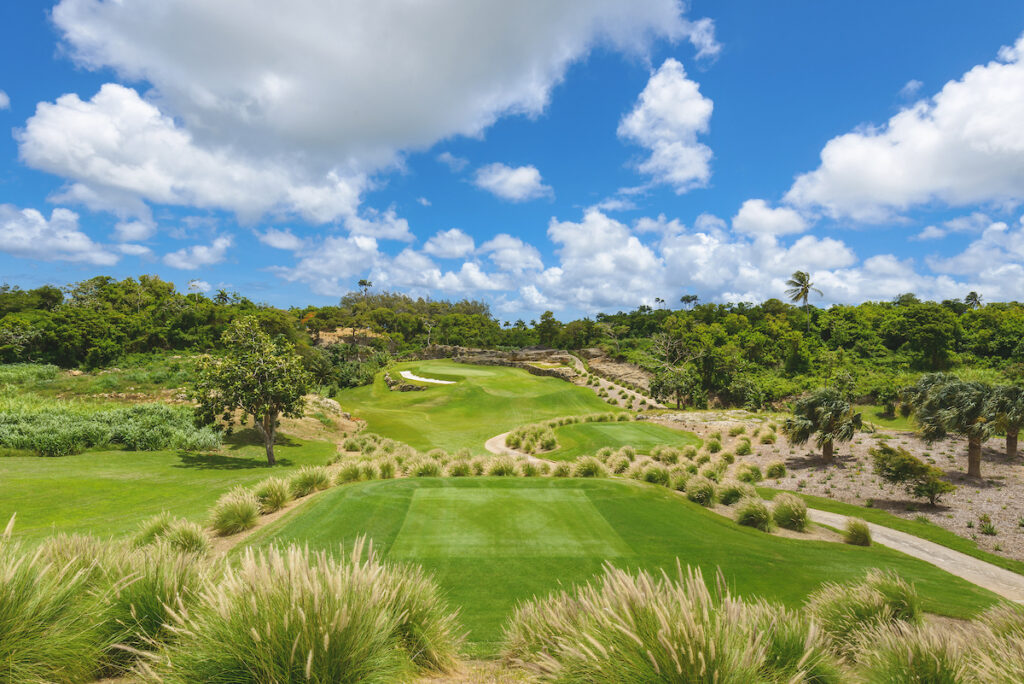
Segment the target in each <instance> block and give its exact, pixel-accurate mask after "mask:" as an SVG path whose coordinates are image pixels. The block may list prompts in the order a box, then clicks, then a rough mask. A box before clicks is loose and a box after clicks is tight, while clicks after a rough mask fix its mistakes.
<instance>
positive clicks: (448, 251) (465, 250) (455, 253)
mask: <svg viewBox="0 0 1024 684" xmlns="http://www.w3.org/2000/svg"><path fill="white" fill-rule="evenodd" d="M475 246H476V245H475V243H474V242H473V238H472V236H470V235H467V234H466V233H464V232H462V231H461V230H459V229H458V228H452V229H450V230H442V231H438V232H437V233H435V234H434V236H433V237H431V238H430V239H429V240H427V243H426V244H425V245H423V251H424V252H426V253H427V254H431V255H433V256H436V257H440V258H442V259H458V258H460V257H464V256H466V255H467V254H470V253H471V252H472V251H473V249H474V248H475Z"/></svg>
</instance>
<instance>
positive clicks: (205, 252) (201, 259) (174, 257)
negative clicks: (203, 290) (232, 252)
mask: <svg viewBox="0 0 1024 684" xmlns="http://www.w3.org/2000/svg"><path fill="white" fill-rule="evenodd" d="M234 241H235V240H234V238H233V237H232V236H231V235H222V236H220V237H218V238H215V239H214V241H213V242H212V243H210V244H209V245H192V246H191V247H183V248H182V249H179V250H177V251H174V252H170V253H169V254H165V255H164V263H165V264H167V265H168V266H170V267H172V268H180V269H182V270H184V271H194V270H195V269H197V268H202V267H203V266H213V265H214V264H219V263H220V262H222V261H224V259H225V257H227V253H228V249H230V248H231V245H232V244H234Z"/></svg>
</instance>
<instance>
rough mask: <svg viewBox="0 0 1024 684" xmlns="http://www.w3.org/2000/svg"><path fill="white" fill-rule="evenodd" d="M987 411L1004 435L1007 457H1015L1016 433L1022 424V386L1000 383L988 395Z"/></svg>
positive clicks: (1023, 407) (1023, 399)
mask: <svg viewBox="0 0 1024 684" xmlns="http://www.w3.org/2000/svg"><path fill="white" fill-rule="evenodd" d="M987 413H988V414H989V416H990V417H991V418H992V420H993V421H995V423H996V428H997V429H998V430H999V431H1000V432H1003V433H1004V434H1005V435H1006V456H1007V458H1016V457H1017V435H1018V434H1019V433H1020V429H1021V427H1022V426H1024V387H1019V386H1017V385H1001V386H999V387H996V388H995V389H994V390H993V391H992V394H991V395H990V396H989V405H988V408H987Z"/></svg>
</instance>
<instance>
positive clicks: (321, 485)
mask: <svg viewBox="0 0 1024 684" xmlns="http://www.w3.org/2000/svg"><path fill="white" fill-rule="evenodd" d="M330 486H331V474H330V473H329V472H328V471H327V468H326V467H325V466H302V467H301V468H299V469H298V470H297V471H295V472H294V473H293V474H292V476H291V477H290V478H288V489H290V490H291V493H292V498H295V499H301V498H302V497H304V496H309V495H310V494H312V493H313V492H317V491H320V490H323V489H327V488H328V487H330Z"/></svg>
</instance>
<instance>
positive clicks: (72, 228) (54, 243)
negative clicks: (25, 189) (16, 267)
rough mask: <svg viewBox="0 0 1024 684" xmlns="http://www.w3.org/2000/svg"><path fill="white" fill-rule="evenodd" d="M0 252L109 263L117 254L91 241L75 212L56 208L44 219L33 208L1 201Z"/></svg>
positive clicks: (103, 264)
mask: <svg viewBox="0 0 1024 684" xmlns="http://www.w3.org/2000/svg"><path fill="white" fill-rule="evenodd" d="M0 252H7V253H8V254H12V255H14V256H17V257H24V258H28V259H40V260H42V261H74V262H80V263H86V264H92V265H94V266H112V265H113V264H116V263H117V261H118V256H117V254H115V253H114V252H112V251H110V250H109V249H107V248H106V247H104V246H103V245H99V244H97V243H95V242H93V240H92V238H90V237H89V236H88V235H86V234H85V233H83V232H82V231H81V230H80V229H79V226H78V214H76V213H75V212H73V211H69V210H68V209H63V208H58V209H54V210H53V211H52V212H50V218H49V219H47V218H46V217H45V216H44V215H43V214H41V213H40V212H39V211H37V210H35V209H18V208H17V207H15V206H13V205H10V204H0Z"/></svg>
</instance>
